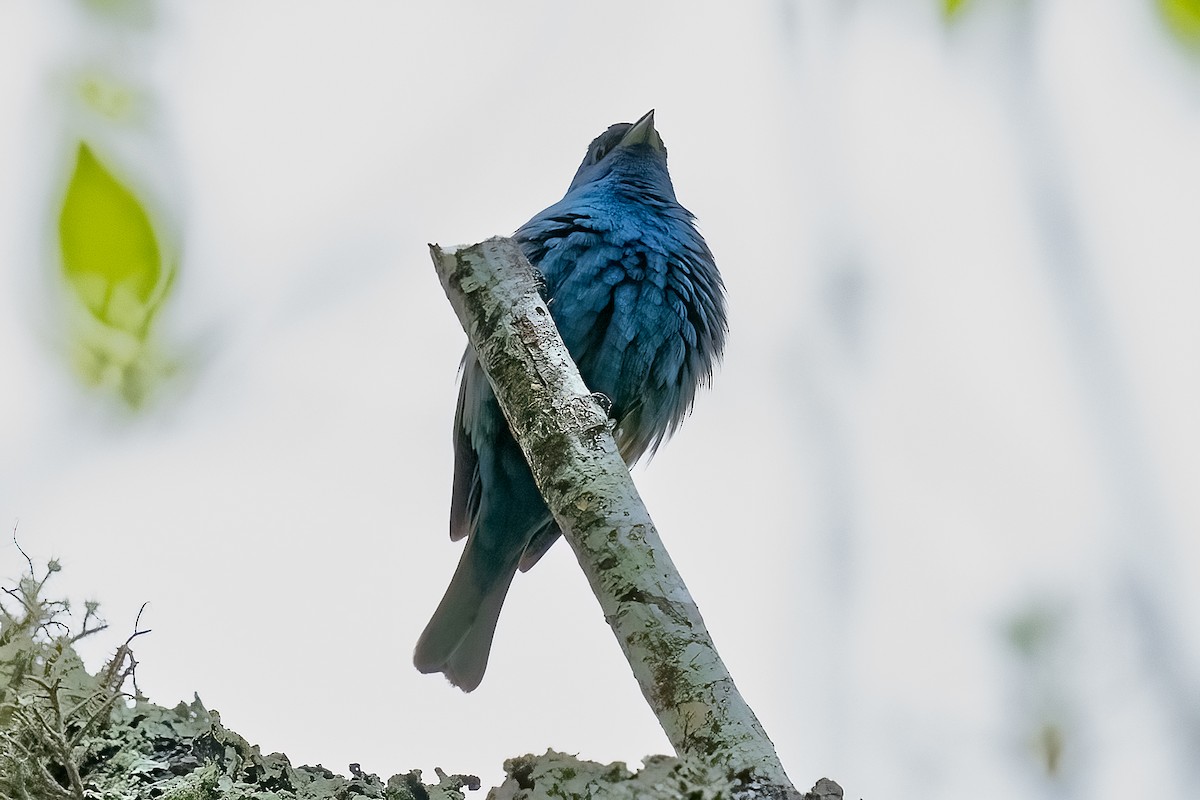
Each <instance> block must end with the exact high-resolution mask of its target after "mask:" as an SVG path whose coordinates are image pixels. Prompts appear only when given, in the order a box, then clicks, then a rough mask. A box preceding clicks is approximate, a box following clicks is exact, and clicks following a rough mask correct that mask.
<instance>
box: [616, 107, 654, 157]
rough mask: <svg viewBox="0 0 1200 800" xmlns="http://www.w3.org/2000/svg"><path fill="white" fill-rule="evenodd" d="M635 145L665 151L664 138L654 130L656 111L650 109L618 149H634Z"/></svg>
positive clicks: (630, 130) (622, 140) (631, 129)
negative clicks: (643, 145)
mask: <svg viewBox="0 0 1200 800" xmlns="http://www.w3.org/2000/svg"><path fill="white" fill-rule="evenodd" d="M635 144H648V145H650V146H651V147H653V148H654V149H655V150H665V149H666V147H664V146H663V140H662V137H660V136H659V135H658V131H656V130H655V129H654V109H653V108H652V109H650V110H649V111H647V112H646V113H645V115H644V116H643V117H642V118H641V119H639V120H638V121H637V122H635V123H634V124H633V127H632V128H630V129H629V130H628V131H626V133H625V135H624V136H622V137H621V143H620V144H619V145H617V146H618V147H633V146H634V145H635Z"/></svg>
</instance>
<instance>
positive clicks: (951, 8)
mask: <svg viewBox="0 0 1200 800" xmlns="http://www.w3.org/2000/svg"><path fill="white" fill-rule="evenodd" d="M967 3H968V0H942V16H943V17H945V18H946V19H953V18H954V17H955V16H957V15H958V14H959V13H960V12H962V10H963V9H964V8H966V7H967Z"/></svg>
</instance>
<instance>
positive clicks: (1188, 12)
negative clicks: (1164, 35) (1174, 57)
mask: <svg viewBox="0 0 1200 800" xmlns="http://www.w3.org/2000/svg"><path fill="white" fill-rule="evenodd" d="M1158 8H1159V11H1160V12H1161V13H1162V15H1163V19H1165V20H1166V23H1167V26H1168V27H1169V28H1170V29H1171V31H1172V32H1173V33H1174V34H1175V35H1176V36H1177V37H1179V39H1180V40H1182V41H1183V43H1184V44H1186V45H1188V46H1190V47H1193V48H1196V49H1197V50H1200V0H1158Z"/></svg>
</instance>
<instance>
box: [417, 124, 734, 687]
mask: <svg viewBox="0 0 1200 800" xmlns="http://www.w3.org/2000/svg"><path fill="white" fill-rule="evenodd" d="M692 219H693V218H692V215H691V214H690V213H689V212H688V211H687V210H686V209H685V208H683V206H681V205H679V203H678V202H677V201H676V199H675V190H674V188H673V187H672V185H671V178H670V175H669V174H668V173H667V151H666V148H665V147H664V146H663V143H662V139H661V138H660V137H659V135H658V132H657V131H656V130H655V128H654V112H653V111H651V112H650V113H648V114H646V115H645V116H644V117H642V118H641V119H640V120H638V122H636V123H634V124H632V125H631V124H629V123H621V124H618V125H613V126H612V127H610V128H609V129H608V130H607V131H605V132H604V133H603V134H601V135H600V136H599V137H598V138H597V139H596V140H595V141H593V142H592V144H591V146H590V147H589V148H588V151H587V155H586V156H585V157H584V159H583V163H582V164H580V166H579V170H578V171H577V172H576V173H575V178H574V179H573V180H572V181H571V186H570V188H569V189H568V190H567V194H566V195H565V196H564V197H563V199H562V200H560V201H558V202H557V203H555V204H554V205H552V206H550V207H549V208H547V209H546V210H545V211H543V212H541V213H540V214H538V215H537V216H536V217H534V218H533V219H531V220H530V221H529V222H527V223H525V224H524V225H522V226H521V228H520V229H519V230H518V231H517V232H516V235H515V238H516V239H517V241H518V242H519V243H520V245H521V248H522V249H523V250H524V252H525V255H526V256H527V257H528V258H529V260H530V262H531V263H532V264H533V265H534V266H535V267H537V268H538V270H539V271H540V272H541V273H542V276H543V277H544V278H545V289H544V294H545V297H546V299H547V303H548V305H549V308H550V313H551V315H552V316H553V317H554V321H555V323H556V324H557V325H558V328H559V331H560V332H561V334H562V337H563V341H564V342H565V343H566V345H567V348H568V349H569V350H570V351H571V356H572V357H573V358H574V359H575V363H576V364H578V366H579V371H580V373H581V374H582V375H583V379H584V382H585V383H587V385H588V387H589V388H590V389H592V391H595V392H600V393H601V394H604V395H605V396H607V397H608V398H609V400H611V401H612V410H611V414H612V416H613V419H614V420H615V422H616V427H615V429H614V435H615V437H616V440H617V446H618V447H619V448H620V451H621V455H622V456H623V457H624V458H625V461H626V462H627V463H629V464H632V463H633V462H635V461H636V460H637V459H638V458H640V457H641V456H642V455H644V454H646V453H647V452H650V453H652V452H653V451H654V449H655V448H657V447H658V446H659V444H661V442H662V441H663V439H665V438H666V437H667V436H669V435H670V434H671V433H672V432H674V430H675V428H676V427H677V426H678V425H679V423H680V422H681V421H682V419H683V417H684V416H686V415H687V412H688V411H689V410H690V409H691V406H692V401H693V399H694V397H695V394H696V389H697V388H698V387H699V386H700V384H703V383H707V382H708V380H709V379H710V378H711V377H712V370H713V366H714V365H715V363H716V360H717V359H718V358H719V357H720V355H721V351H722V348H723V347H724V343H725V331H726V322H725V300H724V287H723V285H722V283H721V276H720V274H719V273H718V272H717V267H716V264H715V263H714V262H713V257H712V253H710V252H709V250H708V246H707V245H706V244H705V243H704V239H703V238H702V237H701V236H700V233H699V232H698V231H697V230H696V228H695V226H694V225H693V222H692ZM454 441H455V458H454V461H455V463H454V487H453V496H452V500H451V507H450V537H451V538H452V539H455V540H457V539H462V538H466V539H467V545H466V548H465V549H464V550H463V554H462V558H461V559H460V560H459V564H458V568H457V570H456V571H455V573H454V578H453V579H452V580H451V583H450V587H449V588H448V589H447V590H446V595H445V597H443V598H442V602H441V603H440V604H439V605H438V608H437V610H436V611H435V612H434V615H433V618H432V619H431V620H430V622H429V624H428V626H426V628H425V632H424V633H423V634H421V638H420V640H419V641H418V642H417V648H416V652H415V653H414V656H413V660H414V662H415V664H416V666H417V668H418V669H419V670H421V671H422V672H444V673H445V674H446V677H447V678H449V679H450V682H451V683H453V684H454V685H456V686H459V687H460V688H462V689H463V690H465V691H468V692H469V691H471V690H472V689H474V688H475V687H476V686H478V685H479V682H480V680H482V678H483V673H484V669H485V668H486V667H487V659H488V652H489V650H490V648H491V643H492V635H493V634H494V632H495V628H496V620H497V619H498V617H499V614H500V607H501V605H502V604H503V602H504V596H505V594H507V592H508V587H509V585H510V583H511V582H512V579H513V576H514V575H515V574H516V571H517V569H518V568H520V569H522V570H525V569H529V568H530V567H531V566H533V564H534V563H535V562H536V561H537V560H538V559H539V558H540V557H541V556H542V554H544V553H545V552H546V550H547V548H549V547H550V545H552V544H553V543H554V541H555V539H557V538H558V536H559V530H558V527H557V525H556V524H555V523H554V520H553V519H552V518H551V516H550V512H549V510H548V509H547V508H546V504H545V502H544V501H543V500H542V497H541V495H540V494H539V493H538V490H537V487H536V486H535V485H534V482H533V476H532V475H531V474H530V471H529V466H528V465H527V464H526V462H525V458H524V456H523V455H522V454H521V450H520V448H519V447H518V446H517V443H516V441H515V440H514V439H513V437H512V434H511V433H510V432H509V430H508V424H507V422H506V421H505V419H504V416H503V414H502V412H501V411H500V406H499V405H498V404H497V402H496V397H495V395H494V394H493V393H492V388H491V385H490V384H489V383H488V381H487V377H486V376H485V375H484V374H483V370H482V368H481V367H480V366H479V363H478V361H477V360H476V358H475V353H474V351H473V350H471V349H470V348H469V347H468V348H467V353H466V356H465V357H464V366H463V376H462V384H461V386H460V387H459V395H458V410H457V413H456V415H455V421H454Z"/></svg>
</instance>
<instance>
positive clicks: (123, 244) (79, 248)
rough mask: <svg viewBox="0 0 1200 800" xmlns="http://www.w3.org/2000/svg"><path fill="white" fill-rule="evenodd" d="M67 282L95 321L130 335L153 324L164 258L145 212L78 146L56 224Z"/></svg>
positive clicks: (110, 175) (83, 144)
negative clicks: (153, 302)
mask: <svg viewBox="0 0 1200 800" xmlns="http://www.w3.org/2000/svg"><path fill="white" fill-rule="evenodd" d="M58 235H59V242H60V244H61V245H62V257H63V271H64V273H65V275H66V278H67V282H68V283H70V284H71V286H72V288H73V289H74V290H75V292H76V293H77V294H78V295H79V298H80V299H81V300H82V301H83V303H84V305H85V306H87V308H88V310H89V311H91V313H92V314H94V315H95V316H96V318H97V319H99V320H101V321H102V322H105V323H107V324H109V325H112V326H114V327H117V328H120V329H122V330H127V331H130V332H134V331H139V330H142V329H144V328H145V326H146V325H147V324H148V322H149V316H150V301H151V298H152V297H153V295H154V290H155V288H156V287H157V286H158V283H159V280H160V278H161V277H162V254H161V253H160V252H159V248H158V241H157V239H156V238H155V236H154V229H153V228H152V227H151V225H150V218H149V216H148V215H147V214H146V210H145V209H144V208H143V207H142V204H141V203H140V202H139V201H138V199H137V198H136V197H134V196H133V194H132V193H131V192H130V191H129V190H128V189H127V188H125V187H124V186H122V185H121V184H120V183H119V182H118V181H117V179H116V178H115V177H113V174H112V173H111V172H109V171H108V170H107V169H106V168H105V167H104V165H103V164H101V163H100V162H99V161H98V160H97V159H96V156H95V154H94V153H93V152H92V149H91V148H90V147H88V145H87V143H86V142H84V143H80V145H79V154H78V159H77V161H76V162H75V171H74V173H73V174H72V175H71V182H70V185H69V186H68V188H67V197H66V200H65V201H64V202H63V208H62V214H61V215H60V216H59V220H58Z"/></svg>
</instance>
